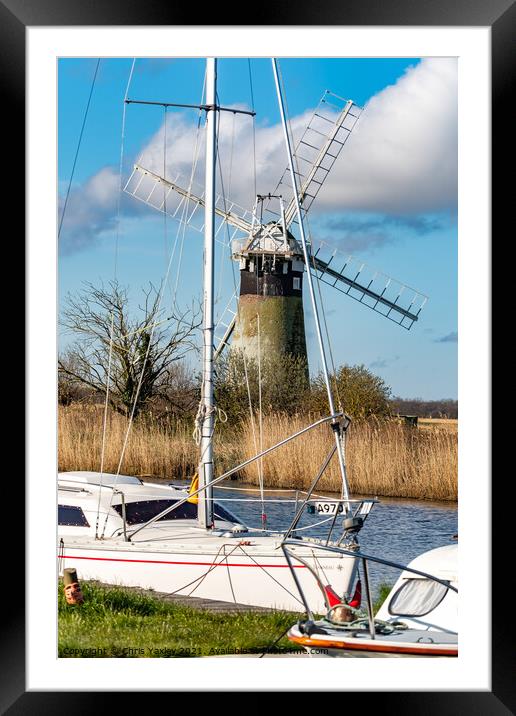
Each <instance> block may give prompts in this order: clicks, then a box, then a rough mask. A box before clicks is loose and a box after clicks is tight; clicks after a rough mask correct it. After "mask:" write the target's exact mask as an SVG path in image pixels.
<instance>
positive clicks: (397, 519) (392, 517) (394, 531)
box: [214, 487, 457, 597]
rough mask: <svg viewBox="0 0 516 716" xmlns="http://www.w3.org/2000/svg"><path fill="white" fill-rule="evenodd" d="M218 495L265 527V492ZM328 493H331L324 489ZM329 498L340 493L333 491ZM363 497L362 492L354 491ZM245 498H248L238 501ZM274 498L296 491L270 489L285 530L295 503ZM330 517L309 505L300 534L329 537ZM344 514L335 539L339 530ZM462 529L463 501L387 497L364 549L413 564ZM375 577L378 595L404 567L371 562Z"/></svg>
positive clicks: (270, 523)
mask: <svg viewBox="0 0 516 716" xmlns="http://www.w3.org/2000/svg"><path fill="white" fill-rule="evenodd" d="M214 492H215V494H214V497H215V498H216V499H217V501H220V502H221V504H223V505H224V506H225V507H226V508H227V509H229V510H230V511H231V512H233V514H235V515H236V516H237V517H238V518H239V519H241V521H242V523H244V524H246V525H247V526H248V527H260V526H261V517H260V515H261V500H260V496H259V494H257V493H256V492H254V491H251V490H246V489H242V488H237V489H235V488H231V487H225V488H223V489H220V488H217V487H216V488H214ZM318 494H327V493H318ZM327 496H328V497H330V498H331V497H335V495H331V494H327ZM353 497H354V499H357V496H353ZM242 498H244V499H245V500H246V501H245V502H239V501H234V500H235V499H242ZM269 500H292V492H272V493H271V492H269V493H266V506H265V513H266V515H267V527H268V528H269V529H272V530H285V529H286V528H287V526H288V525H289V523H290V521H291V520H292V518H293V516H294V512H295V503H294V502H272V501H269ZM324 519H326V517H319V516H317V515H314V514H309V513H308V512H307V511H306V510H305V512H304V513H303V517H302V519H301V521H300V523H299V524H298V527H308V529H303V530H302V531H300V532H299V533H298V534H300V535H306V536H310V537H320V538H326V537H327V535H328V527H329V525H330V524H331V523H330V522H324V523H323V520H324ZM341 523H342V518H340V517H338V518H337V522H336V527H335V531H334V532H333V535H332V538H336V537H337V535H338V534H339V533H338V531H337V528H338V526H340V524H341ZM456 533H457V504H456V503H446V502H427V501H421V500H410V499H398V498H389V497H384V498H381V499H380V501H379V502H378V503H377V504H376V505H374V506H373V509H372V510H371V512H370V514H369V516H368V518H367V520H366V521H365V524H364V527H363V528H362V530H361V532H360V533H359V542H360V548H361V551H362V552H364V553H365V554H370V555H372V556H375V557H381V558H384V559H388V560H392V561H394V562H399V563H401V564H408V562H410V561H411V560H412V559H414V557H417V556H418V555H419V554H421V553H422V552H426V551H427V550H429V549H433V548H434V547H442V546H444V545H450V544H455V540H454V539H453V536H454V535H455V534H456ZM369 571H370V580H371V584H372V591H373V595H374V597H376V595H377V593H378V587H379V585H380V584H382V583H384V584H385V583H386V584H389V585H391V586H392V584H394V582H395V581H396V579H397V578H398V576H399V571H398V570H393V569H392V568H389V567H385V566H383V565H378V564H375V563H373V562H369Z"/></svg>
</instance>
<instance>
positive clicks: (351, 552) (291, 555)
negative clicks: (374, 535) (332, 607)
mask: <svg viewBox="0 0 516 716" xmlns="http://www.w3.org/2000/svg"><path fill="white" fill-rule="evenodd" d="M292 547H293V548H296V547H297V548H299V541H298V540H295V539H285V540H284V541H283V542H282V545H281V549H282V550H283V553H284V555H285V559H286V561H287V564H288V566H289V568H290V572H291V574H292V577H293V579H294V582H295V584H296V587H297V589H298V591H299V595H300V597H301V601H302V602H303V605H304V607H305V611H306V614H307V617H308V620H309V622H313V621H314V620H315V616H314V614H313V612H312V610H311V608H310V605H309V603H308V600H307V598H306V594H305V592H304V590H303V586H302V584H301V582H300V580H299V577H298V575H297V573H296V569H295V566H294V564H293V560H296V561H297V562H300V563H301V564H302V565H303V566H304V567H306V568H307V569H308V571H309V572H310V573H311V574H312V576H313V577H314V579H315V580H316V582H317V584H318V585H319V587H320V589H321V591H322V593H323V594H324V595H326V589H325V587H326V586H327V585H324V584H323V583H322V581H321V579H320V577H319V575H318V574H317V572H316V571H315V570H314V569H313V568H312V567H311V566H310V565H309V564H308V563H307V561H306V560H305V559H303V557H301V556H300V555H299V554H296V553H295V552H293V551H292V550H291V549H289V548H292ZM310 548H311V549H314V550H321V551H326V552H331V553H332V554H337V555H341V556H345V557H351V558H353V559H356V560H360V562H361V564H362V570H363V574H364V582H365V591H366V604H367V621H368V626H369V635H370V638H371V639H374V638H375V633H376V629H375V617H374V610H373V599H372V592H371V583H370V580H369V568H368V562H374V563H377V564H381V565H383V566H385V567H392V568H394V569H398V570H401V571H402V572H409V573H410V574H414V575H417V576H418V577H423V578H424V579H429V580H431V581H432V582H436V583H437V584H440V585H442V586H443V587H446V589H450V590H452V591H453V592H456V593H458V591H459V590H458V589H457V587H454V586H453V584H451V582H450V581H448V580H445V579H440V578H439V577H436V576H435V575H434V574H429V573H428V572H423V571H422V570H420V569H415V568H414V567H409V566H407V565H405V564H401V563H399V562H393V561H392V560H389V559H384V558H383V557H375V556H373V555H370V554H365V553H364V552H361V551H360V549H358V548H357V549H347V548H346V547H341V546H339V545H329V544H321V543H317V542H314V543H313V544H311V545H310ZM325 599H326V596H325ZM327 606H328V607H329V604H328V603H327ZM342 606H343V607H345V608H347V609H350V607H349V605H347V604H346V603H345V602H344V601H343V602H342Z"/></svg>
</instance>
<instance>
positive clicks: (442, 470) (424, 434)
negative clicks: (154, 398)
mask: <svg viewBox="0 0 516 716" xmlns="http://www.w3.org/2000/svg"><path fill="white" fill-rule="evenodd" d="M311 421H312V417H311V416H286V415H281V414H274V415H268V416H265V417H264V419H263V429H262V441H263V447H264V448H267V447H269V446H271V445H273V444H275V443H276V442H279V441H280V440H281V439H283V438H285V437H287V436H288V435H291V434H292V433H294V432H296V431H297V430H300V429H301V428H303V427H305V426H307V425H308V424H309V423H310V422H311ZM102 422H103V411H102V408H101V407H100V406H88V405H82V404H73V405H71V406H66V407H60V409H59V445H58V447H59V450H58V456H59V469H60V470H62V471H67V470H99V468H100V456H101V445H102ZM192 427H193V426H192V425H191V423H189V422H187V421H183V422H182V421H177V420H173V421H168V422H166V423H164V422H163V421H158V420H154V419H153V418H152V416H146V417H145V419H140V420H138V421H137V422H135V423H134V425H133V426H132V429H131V432H130V436H129V439H128V441H127V447H126V451H125V457H124V460H123V462H122V465H121V472H122V473H125V474H131V475H139V476H154V477H163V478H167V479H179V478H188V477H189V476H190V475H192V474H193V473H194V472H195V469H196V465H197V460H198V450H197V447H196V445H195V443H194V441H193V439H192ZM221 428H222V430H221V431H219V432H218V434H217V439H216V441H215V452H216V454H217V464H216V473H220V472H221V471H223V470H225V469H228V468H229V467H234V466H235V465H237V464H238V462H241V461H243V460H245V459H246V458H248V457H251V456H252V455H254V454H255V453H256V440H257V436H256V423H255V430H254V432H253V426H252V424H251V421H250V420H247V421H243V422H242V423H241V424H240V425H239V426H236V427H235V426H232V427H231V428H229V427H228V426H221ZM126 431H127V419H126V418H124V417H123V416H121V415H118V414H116V413H113V412H110V413H109V415H108V421H107V430H106V446H105V451H104V470H105V472H116V471H117V469H118V463H119V460H120V454H121V450H122V446H123V443H124V440H125V435H126ZM332 444H333V435H332V433H331V430H330V429H329V427H328V426H327V425H322V426H319V427H318V428H315V429H313V430H312V431H310V432H308V433H306V434H304V435H303V436H301V437H300V438H296V439H295V440H293V441H291V442H289V443H287V445H285V446H283V447H281V448H279V449H278V450H276V451H274V452H273V453H271V454H270V455H268V456H267V457H265V458H264V459H263V474H264V484H265V486H266V487H272V488H285V489H293V488H294V489H302V488H306V487H307V486H308V485H309V484H310V482H311V481H312V479H313V477H314V476H315V475H316V474H317V472H318V470H319V469H320V467H321V465H322V464H323V462H324V459H325V457H326V455H327V454H328V452H329V450H330V449H331V446H332ZM347 463H348V479H349V483H350V488H351V491H352V492H353V493H354V494H356V495H378V496H390V497H411V498H417V499H431V500H456V499H457V471H458V436H457V431H456V430H450V429H439V428H435V429H425V430H420V429H417V428H411V427H406V426H404V425H400V424H398V423H397V422H396V421H389V420H371V419H370V420H367V421H362V422H354V423H352V425H351V427H350V429H349V431H348V437H347ZM239 477H240V479H242V480H243V481H244V482H246V483H250V484H257V483H258V470H257V464H256V463H254V464H252V465H249V466H248V467H247V468H245V469H244V470H243V471H242V472H241V474H240V475H239ZM339 489H340V473H339V469H338V464H337V460H336V457H335V456H334V458H333V459H332V462H331V463H330V466H329V467H328V469H327V471H326V472H325V474H324V475H323V477H322V479H321V481H320V483H319V485H318V490H319V491H329V492H338V491H339Z"/></svg>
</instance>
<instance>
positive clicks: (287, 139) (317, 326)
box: [272, 58, 349, 513]
mask: <svg viewBox="0 0 516 716" xmlns="http://www.w3.org/2000/svg"><path fill="white" fill-rule="evenodd" d="M272 69H273V71H274V80H275V82H276V93H277V95H278V105H279V110H280V114H281V123H282V125H283V135H284V138H285V144H286V147H287V155H288V163H289V169H290V176H291V178H292V189H293V193H294V201H295V207H296V213H297V220H298V223H299V233H300V236H301V246H302V249H303V256H304V259H305V266H306V278H307V283H308V289H309V292H310V299H311V303H312V308H313V312H314V320H315V330H316V334H317V340H318V343H319V351H320V354H321V364H322V369H323V375H324V382H325V384H326V391H327V394H328V403H329V407H330V412H331V414H332V415H334V414H335V405H334V401H333V394H332V390H331V384H330V376H329V371H328V361H327V358H326V350H325V347H324V341H323V337H322V331H321V325H320V321H319V311H318V307H317V299H316V297H315V291H314V287H313V281H312V271H311V265H310V256H309V253H308V245H307V241H306V236H305V227H304V223H303V216H302V213H301V204H300V201H299V188H298V186H297V172H296V168H295V167H294V159H293V155H292V147H291V144H290V137H289V134H288V128H287V118H286V113H285V104H284V101H283V94H282V92H281V85H280V81H279V73H278V64H277V60H276V58H272ZM333 422H334V435H335V442H336V447H337V456H338V460H339V467H340V472H341V477H342V496H343V498H344V499H345V500H349V487H348V480H347V475H346V462H345V457H344V447H343V443H342V435H341V432H340V431H339V430H338V422H337V421H336V420H335V421H333ZM344 508H345V511H346V513H347V512H348V511H349V503H346V504H345V505H344Z"/></svg>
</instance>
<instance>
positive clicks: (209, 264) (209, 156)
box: [198, 57, 217, 528]
mask: <svg viewBox="0 0 516 716" xmlns="http://www.w3.org/2000/svg"><path fill="white" fill-rule="evenodd" d="M216 91H217V60H216V59H215V58H214V57H208V58H207V59H206V174H205V197H204V201H205V206H204V257H203V261H204V270H203V287H204V299H203V330H202V335H203V359H202V397H201V401H202V405H201V410H202V425H201V443H200V460H199V487H203V486H205V485H208V484H209V483H210V482H211V481H212V480H213V428H214V422H215V421H214V418H215V415H214V413H215V401H214V396H213V337H214V336H213V332H214V315H213V301H214V291H213V282H214V248H215V240H214V233H215V160H216V132H217V112H216ZM212 498H213V488H212V487H208V488H206V490H203V491H202V492H200V493H199V502H198V521H199V524H200V526H201V527H205V528H209V527H212V525H213V499H212Z"/></svg>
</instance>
